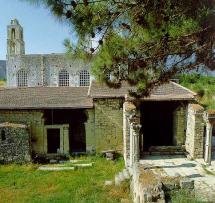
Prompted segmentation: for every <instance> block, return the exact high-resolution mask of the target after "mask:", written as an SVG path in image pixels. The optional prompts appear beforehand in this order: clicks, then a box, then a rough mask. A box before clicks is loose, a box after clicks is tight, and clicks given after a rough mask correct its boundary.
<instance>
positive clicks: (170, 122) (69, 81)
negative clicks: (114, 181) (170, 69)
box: [0, 19, 212, 166]
mask: <svg viewBox="0 0 215 203" xmlns="http://www.w3.org/2000/svg"><path fill="white" fill-rule="evenodd" d="M7 30H8V41H7V44H8V50H7V86H6V87H4V88H0V162H6V163H8V162H13V161H16V162H23V161H31V160H32V159H34V158H35V157H38V156H47V157H54V156H58V155H68V154H71V153H99V152H102V151H107V150H114V151H116V152H118V153H121V154H123V155H124V159H125V163H126V165H127V166H129V165H130V166H131V165H132V164H133V162H134V161H138V160H139V159H140V158H144V156H145V155H148V154H150V155H156V154H162V153H164V154H170V155H175V154H182V155H187V156H190V157H191V158H203V157H204V147H205V137H204V135H205V134H204V128H205V121H204V119H203V116H204V109H203V108H202V107H201V106H199V105H198V104H197V102H196V99H195V98H196V94H195V93H194V92H192V91H190V90H188V89H186V88H184V87H182V86H181V85H179V84H177V83H175V82H169V83H167V84H164V85H161V86H159V87H156V88H154V89H153V90H152V92H151V95H150V96H149V97H145V98H141V99H140V100H139V103H135V102H134V101H133V99H132V98H130V97H129V95H128V91H129V90H130V89H131V88H132V89H134V87H130V86H129V85H128V84H127V83H126V82H123V83H122V86H121V88H119V89H111V88H109V87H107V86H106V85H104V84H99V83H98V82H96V81H95V80H93V76H91V75H90V64H86V63H84V62H83V61H81V60H79V59H75V60H71V59H68V58H66V57H65V55H64V54H45V55H41V54H31V55H27V54H25V43H24V39H23V28H22V27H21V25H20V24H19V22H18V21H17V20H16V19H15V20H12V21H11V24H10V25H9V26H8V28H7ZM210 115H211V114H210ZM211 119H212V117H211ZM210 122H211V120H210V119H209V120H208V123H210ZM208 126H209V124H208ZM210 129H211V127H210ZM211 136H212V134H211V130H208V131H207V135H206V137H207V138H208V139H209V138H210V139H209V140H211ZM209 142H211V141H209ZM206 149H207V150H206V151H207V157H206V158H208V157H209V159H210V156H211V153H212V151H211V149H212V146H211V145H207V146H206Z"/></svg>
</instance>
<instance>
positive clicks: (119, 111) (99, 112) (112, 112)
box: [94, 98, 123, 153]
mask: <svg viewBox="0 0 215 203" xmlns="http://www.w3.org/2000/svg"><path fill="white" fill-rule="evenodd" d="M94 105H95V140H96V151H97V152H100V151H103V150H117V151H118V152H120V153H122V152H123V99H117V98H113V99H95V100H94Z"/></svg>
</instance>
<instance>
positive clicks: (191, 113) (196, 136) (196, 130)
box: [185, 104, 204, 159]
mask: <svg viewBox="0 0 215 203" xmlns="http://www.w3.org/2000/svg"><path fill="white" fill-rule="evenodd" d="M203 113H204V108H203V107H201V106H200V105H198V104H189V105H188V116H187V132H186V142H185V147H186V151H187V152H188V153H189V157H190V158H194V159H195V158H203V146H204V120H203Z"/></svg>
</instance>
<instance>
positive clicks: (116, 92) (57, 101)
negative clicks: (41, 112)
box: [0, 81, 195, 110]
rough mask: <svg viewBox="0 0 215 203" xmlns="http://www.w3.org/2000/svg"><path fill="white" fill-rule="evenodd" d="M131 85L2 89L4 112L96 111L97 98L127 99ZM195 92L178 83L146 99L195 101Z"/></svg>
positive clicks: (0, 105)
mask: <svg viewBox="0 0 215 203" xmlns="http://www.w3.org/2000/svg"><path fill="white" fill-rule="evenodd" d="M131 89H133V90H135V88H134V87H131V86H129V85H128V84H127V83H125V82H124V83H122V86H121V88H119V89H113V88H109V87H108V86H107V85H104V84H99V83H97V82H95V81H93V82H92V83H91V85H90V87H25V88H1V89H0V109H17V110H18V109H81V108H93V99H98V98H125V96H126V95H127V94H128V90H131ZM193 99H195V93H194V92H191V91H190V90H188V89H186V88H184V87H182V86H181V85H178V84H176V83H174V82H170V83H168V84H164V85H161V86H159V87H157V88H155V89H154V90H153V91H152V94H151V95H150V96H149V97H146V98H143V100H149V101H171V100H173V101H174V100H175V101H176V100H193Z"/></svg>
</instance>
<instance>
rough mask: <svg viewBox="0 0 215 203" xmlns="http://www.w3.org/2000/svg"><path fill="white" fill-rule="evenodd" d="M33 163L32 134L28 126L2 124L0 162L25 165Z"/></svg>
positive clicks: (0, 129)
mask: <svg viewBox="0 0 215 203" xmlns="http://www.w3.org/2000/svg"><path fill="white" fill-rule="evenodd" d="M29 161H31V147H30V134H29V129H28V128H27V126H26V125H20V124H7V123H6V124H5V125H4V124H1V126H0V162H3V163H11V162H16V163H24V162H29Z"/></svg>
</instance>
